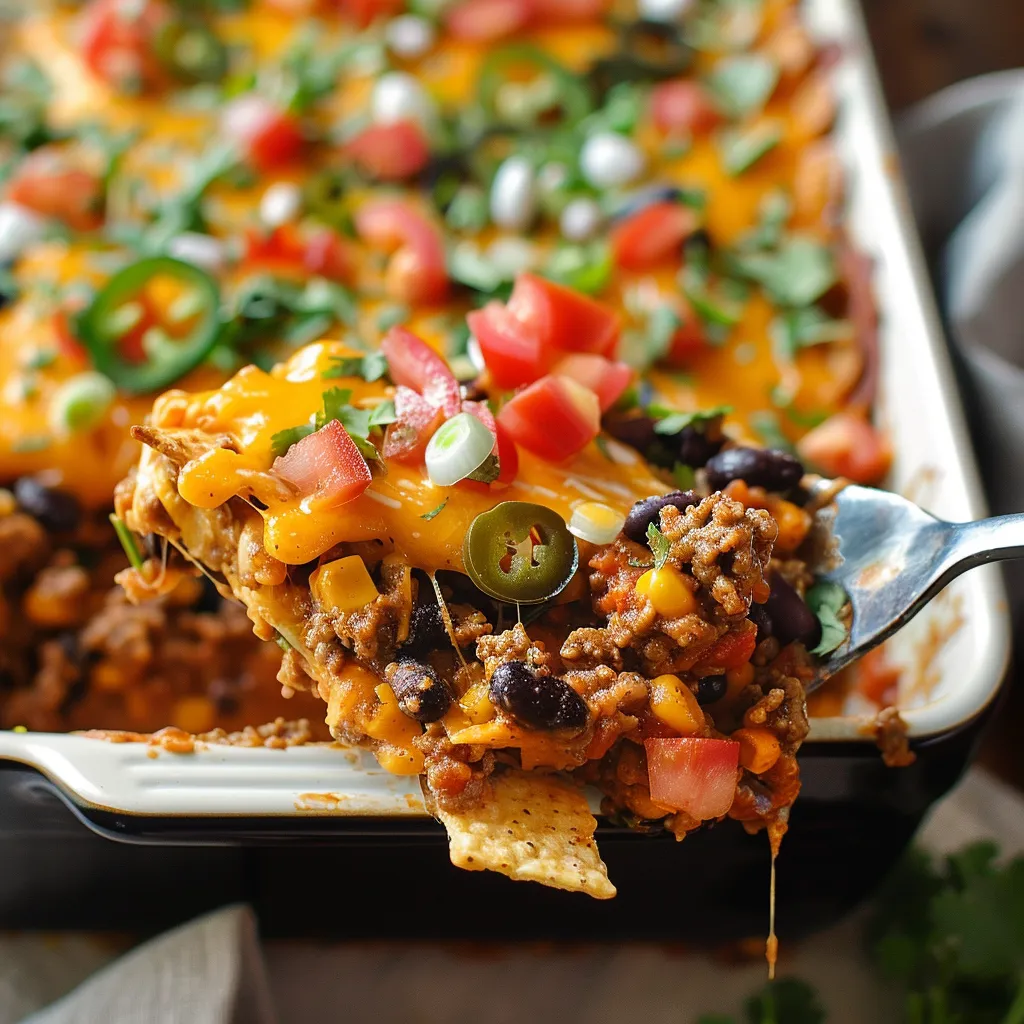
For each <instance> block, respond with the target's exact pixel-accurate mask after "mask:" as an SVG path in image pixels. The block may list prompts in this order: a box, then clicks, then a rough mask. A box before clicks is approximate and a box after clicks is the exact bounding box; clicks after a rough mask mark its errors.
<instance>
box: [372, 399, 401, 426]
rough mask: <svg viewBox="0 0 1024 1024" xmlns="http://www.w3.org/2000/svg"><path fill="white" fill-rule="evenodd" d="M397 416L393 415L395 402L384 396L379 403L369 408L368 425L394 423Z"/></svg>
mask: <svg viewBox="0 0 1024 1024" xmlns="http://www.w3.org/2000/svg"><path fill="white" fill-rule="evenodd" d="M396 419H398V417H397V416H396V415H395V403H394V402H393V401H392V400H391V399H390V398H386V399H385V400H384V401H383V402H381V403H380V405H375V406H374V407H373V408H372V409H371V410H370V427H371V428H373V427H386V426H387V425H388V424H389V423H394V422H395V420H396Z"/></svg>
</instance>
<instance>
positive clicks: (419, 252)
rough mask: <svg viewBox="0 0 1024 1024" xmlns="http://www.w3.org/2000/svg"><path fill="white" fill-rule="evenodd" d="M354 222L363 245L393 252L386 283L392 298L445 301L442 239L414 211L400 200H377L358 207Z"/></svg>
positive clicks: (430, 224)
mask: <svg viewBox="0 0 1024 1024" xmlns="http://www.w3.org/2000/svg"><path fill="white" fill-rule="evenodd" d="M355 222H356V231H357V232H358V233H359V236H360V237H361V238H362V239H363V241H365V242H367V243H368V244H370V245H372V246H376V247H378V248H381V249H388V250H392V251H393V255H392V257H391V263H390V264H389V266H388V272H387V281H386V283H387V286H388V290H389V292H391V294H392V295H394V297H395V298H397V299H400V300H402V301H405V302H411V303H432V302H441V301H442V300H443V299H444V298H445V296H446V295H447V294H448V268H447V265H446V262H445V251H444V237H443V236H442V234H441V231H440V229H439V228H438V227H437V225H436V224H434V223H433V221H431V220H428V219H427V217H426V216H425V215H424V214H423V213H422V212H421V211H420V210H419V209H417V207H415V206H414V205H412V204H411V203H409V202H405V201H404V200H401V199H378V200H375V201H371V202H369V203H365V204H364V205H363V206H361V207H360V208H359V209H358V210H357V211H356V215H355ZM396 250H397V251H396Z"/></svg>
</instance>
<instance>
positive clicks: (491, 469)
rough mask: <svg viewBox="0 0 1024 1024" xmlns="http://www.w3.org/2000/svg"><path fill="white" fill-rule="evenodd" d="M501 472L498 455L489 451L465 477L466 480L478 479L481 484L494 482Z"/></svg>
mask: <svg viewBox="0 0 1024 1024" xmlns="http://www.w3.org/2000/svg"><path fill="white" fill-rule="evenodd" d="M500 473H501V466H500V465H499V463H498V456H497V455H495V454H494V452H491V454H490V455H488V456H487V458H486V459H484V461H483V462H481V463H480V465H479V466H477V467H476V469H474V470H473V472H472V473H470V474H469V476H468V477H466V479H467V480H478V481H479V482H480V483H482V484H490V483H494V481H495V480H497V479H498V476H499V474H500Z"/></svg>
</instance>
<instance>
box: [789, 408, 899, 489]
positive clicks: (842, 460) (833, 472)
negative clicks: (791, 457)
mask: <svg viewBox="0 0 1024 1024" xmlns="http://www.w3.org/2000/svg"><path fill="white" fill-rule="evenodd" d="M796 449H797V453H798V454H799V455H800V457H801V458H802V459H806V460H807V461H808V462H810V463H812V464H813V465H814V466H816V467H817V468H818V469H820V470H821V471H822V472H823V473H825V474H827V475H828V476H845V477H847V478H849V479H850V480H853V481H854V482H855V483H858V484H873V483H877V482H878V481H879V480H881V478H882V477H883V476H885V474H886V473H887V472H888V470H889V464H890V462H891V461H892V451H891V449H890V448H889V445H888V442H887V441H886V439H885V438H884V437H883V436H882V435H881V434H880V433H879V432H878V431H877V430H876V429H875V428H874V427H873V426H872V425H871V424H870V423H868V421H867V420H866V419H864V418H863V417H861V416H858V415H856V413H851V412H837V413H836V414H835V415H834V416H830V417H829V418H828V419H827V420H825V422H824V423H821V424H819V425H818V426H816V427H815V428H814V429H813V430H811V431H809V432H808V433H806V434H804V436H803V437H802V438H800V440H799V441H797V444H796Z"/></svg>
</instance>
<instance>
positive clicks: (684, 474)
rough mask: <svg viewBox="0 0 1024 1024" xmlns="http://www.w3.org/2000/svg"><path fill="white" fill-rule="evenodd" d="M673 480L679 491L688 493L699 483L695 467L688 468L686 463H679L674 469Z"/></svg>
mask: <svg viewBox="0 0 1024 1024" xmlns="http://www.w3.org/2000/svg"><path fill="white" fill-rule="evenodd" d="M672 480H673V482H674V483H675V485H676V487H678V488H679V490H681V491H688V490H690V489H691V488H692V487H693V485H694V484H695V483H696V482H697V473H696V470H694V468H693V466H687V465H686V464H685V463H682V462H677V463H676V464H675V465H674V466H673V467H672Z"/></svg>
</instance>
